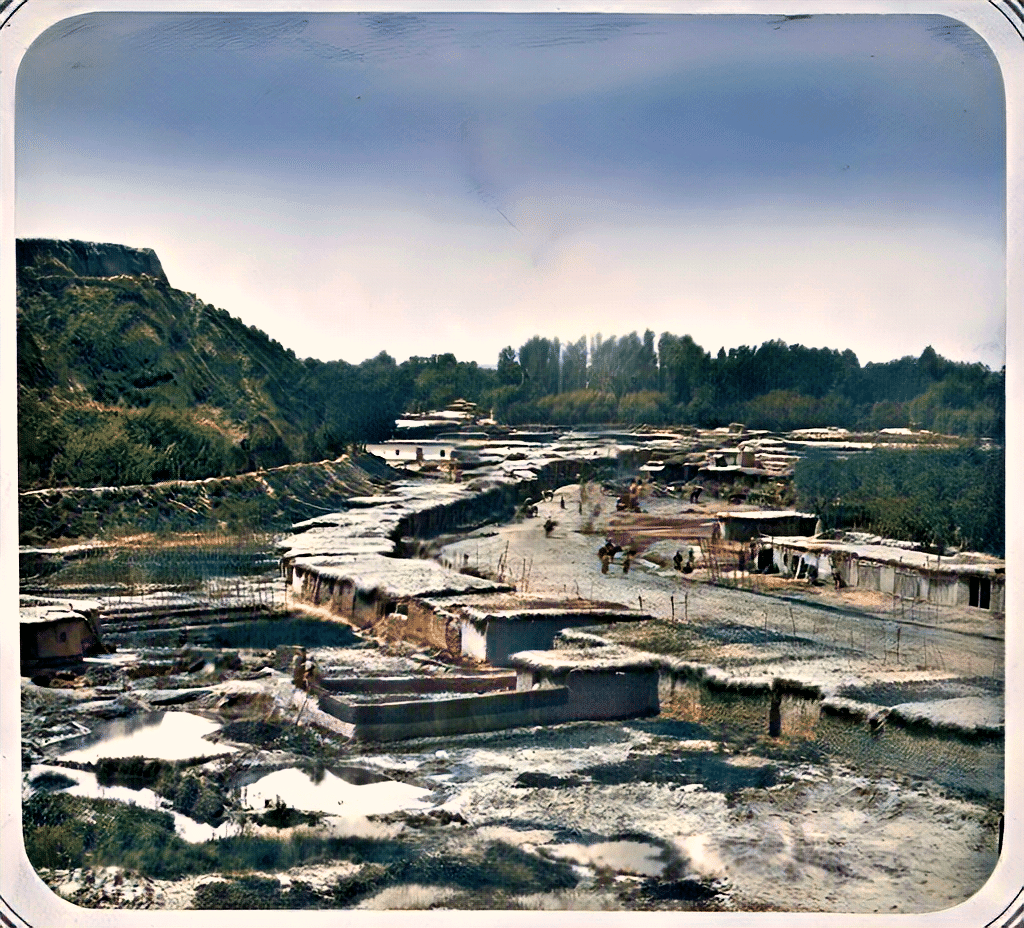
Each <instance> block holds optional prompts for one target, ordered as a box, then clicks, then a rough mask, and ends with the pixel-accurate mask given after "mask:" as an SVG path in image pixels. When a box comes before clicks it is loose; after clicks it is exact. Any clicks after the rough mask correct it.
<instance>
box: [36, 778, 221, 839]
mask: <svg viewBox="0 0 1024 928" xmlns="http://www.w3.org/2000/svg"><path fill="white" fill-rule="evenodd" d="M47 778H51V779H52V780H57V779H58V778H60V779H61V780H62V781H64V782H66V781H67V780H70V781H72V783H71V785H66V786H57V787H46V786H42V784H44V783H45V782H46V780H47ZM28 782H29V784H30V786H31V788H40V787H42V788H51V789H52V788H57V789H61V791H63V792H67V793H69V794H70V795H72V796H83V797H84V798H86V799H116V800H117V801H118V802H126V803H130V804H131V805H135V806H139V807H140V808H143V809H157V810H159V811H161V812H168V813H170V815H171V816H172V817H173V818H174V830H175V832H177V834H178V836H179V837H181V838H183V839H184V840H186V841H190V842H192V843H193V844H199V843H201V842H203V841H212V840H213V839H214V838H226V837H227V836H228V835H230V834H235V833H237V832H238V830H239V829H238V826H237V825H236V824H235V823H234V822H231V821H225V822H223V823H222V824H221V825H218V826H217V827H216V828H214V827H213V825H205V824H203V823H202V822H197V821H196V820H195V819H191V818H189V817H188V816H186V815H182V814H181V813H180V812H175V811H173V810H172V809H169V808H167V803H166V802H165V801H164V800H163V799H161V798H160V797H159V796H158V795H157V794H156V793H154V792H153V791H152V790H151V789H129V788H128V787H127V786H100V785H99V783H98V782H97V780H96V774H95V773H90V772H89V771H88V770H74V769H72V768H66V767H51V766H49V765H46V764H34V765H33V766H32V767H31V768H30V769H29V771H28Z"/></svg>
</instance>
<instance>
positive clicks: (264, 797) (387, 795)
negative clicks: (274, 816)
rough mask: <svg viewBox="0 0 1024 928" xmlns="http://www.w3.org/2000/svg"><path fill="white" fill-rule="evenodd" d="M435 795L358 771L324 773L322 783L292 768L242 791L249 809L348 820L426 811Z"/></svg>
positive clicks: (269, 775)
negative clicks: (283, 808) (280, 808)
mask: <svg viewBox="0 0 1024 928" xmlns="http://www.w3.org/2000/svg"><path fill="white" fill-rule="evenodd" d="M339 774H341V775H340V776H339ZM432 795H433V794H432V793H431V791H430V790H429V789H424V788H422V787H420V786H410V785H409V784H408V783H399V782H398V781H397V780H389V779H385V778H381V777H380V776H379V775H375V774H372V773H370V772H369V771H366V770H363V769H362V768H358V767H353V768H338V769H337V772H332V771H330V770H325V771H323V777H322V778H321V779H319V780H314V778H312V777H311V776H310V775H309V774H308V773H306V772H305V771H303V770H300V769H299V768H297V767H289V768H287V769H285V770H275V771H274V772H273V773H268V774H267V775H266V776H263V777H260V778H259V779H258V780H256V781H254V782H253V783H250V784H248V785H247V786H243V787H242V789H241V801H242V804H243V805H244V806H246V807H247V808H249V809H256V810H259V809H265V808H268V807H269V806H272V805H274V804H276V803H279V802H280V803H284V804H285V805H287V806H291V808H293V809H300V810H301V811H303V812H324V813H327V814H329V815H345V816H365V815H379V814H382V813H385V812H397V811H398V810H400V809H415V808H425V807H426V806H427V805H428V800H429V799H430V797H431V796H432Z"/></svg>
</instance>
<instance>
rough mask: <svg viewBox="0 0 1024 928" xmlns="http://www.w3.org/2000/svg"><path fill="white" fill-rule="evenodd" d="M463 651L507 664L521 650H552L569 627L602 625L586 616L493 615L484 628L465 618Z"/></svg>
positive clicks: (463, 621) (492, 662)
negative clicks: (499, 616) (521, 617)
mask: <svg viewBox="0 0 1024 928" xmlns="http://www.w3.org/2000/svg"><path fill="white" fill-rule="evenodd" d="M460 623H461V631H462V653H463V654H465V655H466V656H467V657H473V658H476V659H477V660H485V661H487V662H488V663H489V664H492V665H493V666H495V667H507V666H508V659H509V657H510V656H511V655H513V654H516V653H517V652H519V651H549V650H551V648H552V646H553V645H554V641H555V636H556V635H557V634H558V633H559V632H560V631H562V630H563V629H566V628H585V627H586V626H588V625H595V624H600V620H599V619H595V618H594V617H593V616H586V615H582V616H580V615H565V616H552V617H550V618H537V619H526V618H523V619H519V618H513V619H501V618H489V619H488V620H487V622H486V625H485V626H483V627H481V626H480V625H478V624H477V623H474V622H472V621H471V620H469V619H461V620H460Z"/></svg>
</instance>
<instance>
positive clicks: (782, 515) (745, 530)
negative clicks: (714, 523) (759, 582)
mask: <svg viewBox="0 0 1024 928" xmlns="http://www.w3.org/2000/svg"><path fill="white" fill-rule="evenodd" d="M718 521H719V522H720V523H721V525H722V538H723V539H724V540H725V541H749V540H750V539H751V538H757V537H759V536H761V535H813V534H814V529H815V526H816V525H817V522H818V519H817V516H815V515H813V514H812V513H808V512H797V511H796V510H793V509H756V510H745V511H731V512H720V513H718Z"/></svg>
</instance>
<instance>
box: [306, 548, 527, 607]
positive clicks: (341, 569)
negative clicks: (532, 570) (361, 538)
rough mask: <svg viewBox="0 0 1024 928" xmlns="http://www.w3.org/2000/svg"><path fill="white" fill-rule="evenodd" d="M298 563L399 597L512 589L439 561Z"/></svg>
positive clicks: (377, 558) (372, 558)
mask: <svg viewBox="0 0 1024 928" xmlns="http://www.w3.org/2000/svg"><path fill="white" fill-rule="evenodd" d="M294 566H295V567H296V568H298V569H301V570H308V571H310V572H312V573H315V574H317V575H318V576H320V577H326V578H329V579H331V580H348V581H350V582H351V583H352V584H353V586H355V588H356V590H357V591H359V592H360V593H363V594H367V593H374V592H377V593H381V594H383V595H386V596H391V597H393V598H395V599H405V598H408V597H413V596H416V597H421V598H422V597H429V596H445V595H448V596H452V595H459V594H464V593H472V592H475V591H480V592H501V591H506V590H511V589H512V586H511V585H509V584H507V583H496V582H495V581H493V580H484V579H482V578H480V577H473V576H470V575H469V574H462V573H459V572H458V571H455V570H450V569H449V568H447V567H443V566H442V565H440V564H438V563H437V562H436V561H427V560H409V559H405V558H396V557H384V556H383V555H379V554H369V555H364V556H358V555H356V556H350V557H337V558H332V557H310V558H298V559H296V561H295V565H294Z"/></svg>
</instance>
